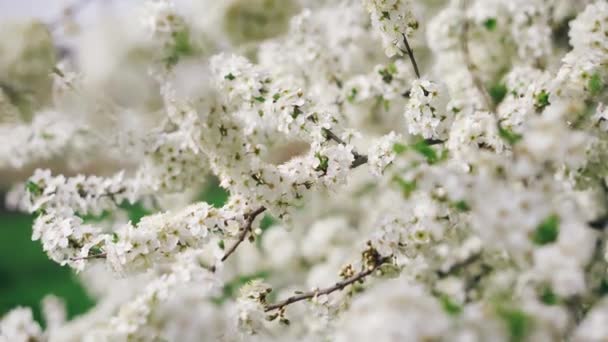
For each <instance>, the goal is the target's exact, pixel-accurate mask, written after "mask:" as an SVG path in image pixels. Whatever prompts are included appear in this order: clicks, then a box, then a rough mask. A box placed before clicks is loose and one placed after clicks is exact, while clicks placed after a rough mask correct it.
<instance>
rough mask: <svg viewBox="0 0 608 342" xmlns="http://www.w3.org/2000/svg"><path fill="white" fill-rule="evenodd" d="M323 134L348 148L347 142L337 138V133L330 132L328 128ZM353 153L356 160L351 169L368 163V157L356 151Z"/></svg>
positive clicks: (324, 129)
mask: <svg viewBox="0 0 608 342" xmlns="http://www.w3.org/2000/svg"><path fill="white" fill-rule="evenodd" d="M323 134H325V136H326V137H327V139H330V140H333V141H335V142H337V143H338V144H340V145H344V146H346V142H345V141H344V140H342V139H340V137H339V136H337V135H336V133H334V132H332V131H331V130H329V129H327V128H323ZM352 153H353V157H355V160H353V163H352V164H351V165H350V168H351V169H356V168H358V167H359V166H361V165H363V164H366V163H367V161H368V158H367V156H366V155H364V154H360V153H359V152H357V151H355V150H353V152H352Z"/></svg>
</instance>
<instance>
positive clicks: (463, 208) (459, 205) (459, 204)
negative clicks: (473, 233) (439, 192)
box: [452, 200, 471, 213]
mask: <svg viewBox="0 0 608 342" xmlns="http://www.w3.org/2000/svg"><path fill="white" fill-rule="evenodd" d="M452 206H453V207H454V208H456V210H458V211H460V212H463V213H464V212H467V211H470V210H471V207H470V206H469V204H468V203H467V202H466V201H463V200H460V201H456V202H454V203H453V204H452Z"/></svg>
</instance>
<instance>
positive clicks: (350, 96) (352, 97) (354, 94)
mask: <svg viewBox="0 0 608 342" xmlns="http://www.w3.org/2000/svg"><path fill="white" fill-rule="evenodd" d="M357 92H358V91H357V88H352V89H351V90H350V94H348V97H347V98H346V99H347V100H348V102H350V103H353V102H355V98H356V97H357Z"/></svg>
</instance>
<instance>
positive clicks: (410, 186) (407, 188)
mask: <svg viewBox="0 0 608 342" xmlns="http://www.w3.org/2000/svg"><path fill="white" fill-rule="evenodd" d="M393 181H394V182H395V183H397V184H398V185H399V187H401V191H402V192H403V197H406V198H407V197H410V195H411V194H412V192H414V190H416V181H415V180H414V181H411V182H410V181H406V180H405V179H403V178H401V177H399V176H395V177H393Z"/></svg>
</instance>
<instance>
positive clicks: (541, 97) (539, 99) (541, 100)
mask: <svg viewBox="0 0 608 342" xmlns="http://www.w3.org/2000/svg"><path fill="white" fill-rule="evenodd" d="M549 96H550V94H549V93H548V92H547V91H546V90H544V89H543V90H541V91H540V93H538V94H537V95H536V98H535V103H534V106H535V107H536V110H538V111H541V110H543V109H545V107H547V106H548V105H550V104H551V102H549Z"/></svg>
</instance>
